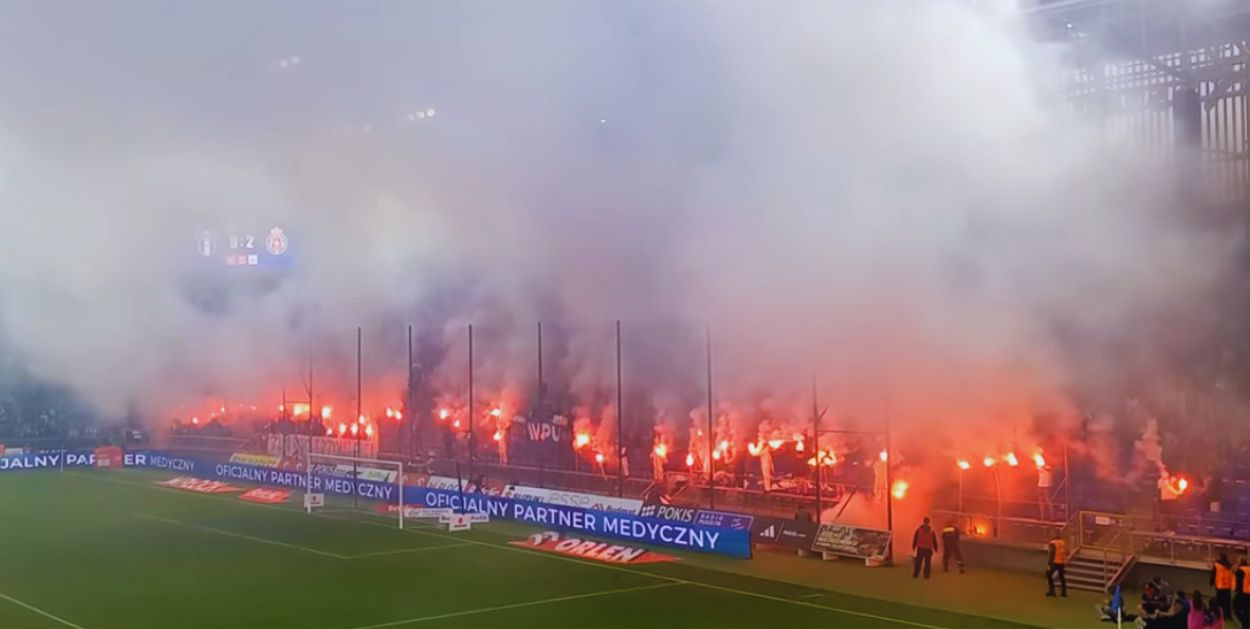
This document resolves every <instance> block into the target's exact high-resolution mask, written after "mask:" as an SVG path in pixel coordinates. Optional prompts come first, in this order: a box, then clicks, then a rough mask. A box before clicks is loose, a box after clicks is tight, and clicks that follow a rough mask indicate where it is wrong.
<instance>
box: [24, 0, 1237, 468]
mask: <svg viewBox="0 0 1250 629" xmlns="http://www.w3.org/2000/svg"><path fill="white" fill-rule="evenodd" d="M17 5H22V6H15V5H10V6H9V8H8V9H0V25H2V26H0V35H2V36H0V42H2V43H0V50H2V51H3V52H4V54H3V55H0V82H2V83H3V84H4V85H6V89H5V95H4V96H3V97H2V99H0V140H3V143H2V145H0V146H2V147H3V148H2V149H0V151H2V152H0V233H3V234H4V235H5V245H4V246H3V247H0V325H2V326H3V334H4V336H5V337H6V339H7V342H8V343H9V344H10V345H11V346H13V347H14V348H16V351H17V352H18V353H19V355H20V356H21V357H22V359H23V361H24V362H25V364H26V365H28V367H29V369H30V370H31V371H33V372H34V373H36V374H38V375H39V376H41V377H44V378H47V379H50V380H53V381H55V382H60V383H65V384H68V385H70V386H71V387H73V388H74V389H75V390H76V391H78V392H79V393H80V394H81V395H83V396H84V397H85V398H87V399H88V400H90V401H92V402H93V403H95V404H97V405H98V407H99V408H100V409H101V410H102V411H103V412H105V413H106V414H107V413H118V412H120V410H121V409H123V408H126V407H128V406H132V405H133V406H137V407H139V408H142V409H147V410H148V411H150V412H151V413H153V414H159V413H164V412H167V411H168V409H169V408H170V407H171V405H177V404H179V403H181V402H182V401H184V400H186V399H187V398H193V397H195V396H199V395H204V394H213V395H220V396H224V397H230V398H248V397H249V396H251V397H254V396H257V395H262V394H272V392H273V391H274V389H275V388H276V386H277V384H276V383H275V382H274V379H275V377H277V376H275V374H282V375H281V376H280V377H281V378H285V379H288V381H294V379H295V378H296V376H295V375H294V374H296V373H298V372H299V371H300V369H301V368H302V367H301V366H302V365H304V364H306V363H307V362H309V361H315V362H316V364H317V365H319V366H320V367H319V370H320V371H321V372H322V373H324V374H325V375H324V377H325V378H326V380H325V381H323V382H324V386H325V387H326V388H327V389H329V390H334V389H335V388H336V387H337V388H338V389H340V390H346V391H350V389H351V386H350V385H351V383H352V379H353V367H354V365H353V358H354V356H353V354H354V347H353V343H354V340H355V339H354V332H355V328H356V326H364V327H365V329H366V336H367V337H368V339H367V348H366V361H367V366H366V372H367V373H369V374H372V375H373V376H374V377H379V378H381V377H384V376H385V377H387V378H390V380H389V382H392V383H397V384H396V385H395V386H397V387H400V388H402V386H403V381H404V380H403V376H402V375H401V376H398V377H396V374H399V373H402V372H403V369H404V360H405V359H404V357H403V350H402V343H403V340H402V338H401V337H402V331H401V329H402V327H403V326H404V325H406V324H408V323H413V324H415V325H416V326H417V328H418V329H419V330H420V331H421V334H422V335H423V337H433V338H436V339H438V340H439V343H440V344H441V345H442V348H443V351H442V352H440V355H442V356H443V357H444V358H443V359H441V360H440V361H439V364H437V365H430V366H428V368H429V370H430V373H431V378H430V381H429V382H430V383H431V385H432V386H434V387H435V388H440V389H442V390H440V391H438V392H437V393H436V395H439V396H440V399H446V400H452V401H453V402H451V403H454V400H455V399H457V398H459V400H460V402H461V403H462V402H463V395H464V391H463V390H462V388H463V378H464V376H463V374H464V373H465V371H466V369H467V365H466V364H465V362H466V360H465V351H464V350H465V348H464V343H465V339H464V334H465V332H464V325H465V324H467V323H474V324H475V327H476V328H477V331H478V334H479V336H478V338H476V339H475V342H476V343H477V345H476V354H477V357H478V363H477V365H475V366H476V367H478V368H479V369H480V372H479V375H480V378H481V380H480V382H479V386H481V387H482V391H483V392H484V393H482V394H481V395H482V396H483V399H482V401H481V402H480V403H482V404H486V403H492V402H490V401H488V399H489V398H498V399H499V400H498V402H497V403H501V404H502V403H508V404H513V405H516V406H517V407H518V408H519V407H520V406H521V405H522V401H521V399H523V398H525V397H527V396H529V395H531V394H532V392H533V391H535V390H536V387H535V385H534V381H535V377H536V375H535V373H534V372H535V366H534V360H533V354H532V352H533V347H534V344H535V341H534V329H533V324H534V322H535V321H538V320H545V321H549V322H551V321H554V322H560V323H557V324H555V325H561V324H562V325H563V328H562V329H561V332H560V333H558V334H557V333H553V335H552V338H553V341H552V346H551V349H550V352H551V356H550V358H549V359H548V363H547V364H548V365H549V369H550V373H549V374H547V376H548V378H549V379H550V380H551V381H552V382H553V386H554V385H555V384H558V385H559V388H561V389H563V390H564V391H565V392H567V394H568V395H569V396H570V397H573V398H575V399H573V400H571V402H572V404H574V405H576V406H578V407H579V408H581V409H583V410H581V411H579V412H582V413H584V414H585V415H586V416H587V417H588V418H590V419H591V420H592V422H593V423H596V424H597V423H599V422H601V421H602V420H603V419H605V418H612V419H614V415H613V413H614V412H615V411H614V409H612V401H613V387H614V386H615V383H614V376H615V372H614V364H613V360H614V353H613V345H612V343H613V341H612V331H611V326H612V322H613V321H615V320H617V319H620V320H623V321H624V326H625V330H626V339H627V343H626V357H627V373H628V374H629V376H628V377H629V382H630V384H629V386H630V387H631V388H632V389H635V390H636V391H634V394H633V395H632V397H631V402H636V403H635V404H633V408H634V410H633V412H632V414H631V413H630V411H629V410H627V415H628V417H629V421H631V422H645V423H647V424H649V423H650V422H652V421H656V422H657V423H658V424H659V425H661V426H663V427H664V428H663V430H662V434H663V435H664V438H665V439H673V440H676V441H684V440H685V438H686V434H688V432H689V430H690V426H689V419H688V418H689V417H690V415H691V411H692V409H697V408H700V406H701V405H702V404H703V400H702V397H701V396H702V393H701V389H700V387H701V386H702V382H703V373H702V368H703V367H702V351H703V347H702V342H703V338H702V335H703V329H704V326H708V327H709V328H710V330H711V332H712V335H713V339H714V348H713V351H714V356H715V367H714V377H715V381H716V391H717V403H718V405H719V406H720V407H721V408H718V414H723V415H724V419H723V420H722V424H723V425H724V426H725V428H724V429H723V430H724V431H725V433H726V436H725V438H726V439H732V440H733V441H734V447H735V448H741V447H743V446H745V444H747V443H749V442H752V441H753V440H755V439H756V438H757V428H756V426H755V423H756V422H757V421H758V417H760V416H761V415H767V416H768V417H769V419H770V422H771V423H772V424H773V425H774V426H775V427H776V429H777V431H778V432H789V431H788V430H785V429H784V428H783V426H786V425H787V424H789V423H791V422H799V421H808V420H807V416H808V415H809V414H810V410H809V409H810V397H809V396H810V395H811V383H812V381H813V379H815V381H816V383H817V387H816V388H817V389H818V391H817V394H818V397H819V398H820V399H821V405H822V406H828V408H829V411H828V412H829V414H828V415H827V417H829V418H830V420H831V421H835V420H836V421H837V422H841V423H843V424H844V425H858V426H861V427H863V426H876V425H879V422H880V420H881V419H882V418H883V417H884V416H885V415H886V414H887V413H888V414H889V415H890V416H891V417H892V418H893V419H894V420H895V421H897V422H899V423H901V424H904V425H925V426H930V425H933V426H938V425H940V426H943V427H945V429H944V430H940V431H923V432H921V431H913V432H912V433H911V434H912V437H911V438H921V439H922V440H924V441H926V442H928V443H932V442H933V441H935V440H937V441H939V442H940V445H941V446H942V447H943V448H949V449H951V450H952V451H954V450H957V449H959V448H961V447H962V448H965V450H963V453H965V454H973V455H975V454H979V452H972V450H971V448H973V447H975V448H995V447H1000V446H1001V447H1013V446H1014V444H1013V443H1011V441H1013V440H1019V441H1020V442H1021V444H1024V442H1025V441H1027V439H1028V437H1027V436H1026V434H1025V433H1027V432H1028V431H1030V430H1031V425H1032V424H1033V418H1034V417H1036V416H1038V415H1039V414H1046V415H1047V416H1049V417H1054V418H1058V419H1059V420H1061V421H1067V420H1068V418H1071V421H1075V417H1077V414H1076V413H1075V412H1074V410H1073V408H1074V406H1075V404H1076V401H1075V399H1074V398H1075V397H1076V396H1079V395H1097V394H1098V393H1099V391H1098V389H1099V387H1104V386H1105V387H1108V388H1110V387H1114V386H1118V385H1119V384H1121V383H1120V380H1119V378H1120V374H1122V372H1123V371H1126V370H1129V369H1138V370H1143V371H1145V372H1152V371H1154V370H1160V369H1164V368H1166V364H1167V363H1166V360H1165V359H1166V352H1165V351H1158V352H1156V351H1154V349H1156V348H1158V349H1161V350H1167V349H1172V348H1184V347H1190V346H1192V345H1193V344H1195V343H1198V342H1200V341H1202V340H1203V339H1202V334H1201V330H1203V329H1204V327H1205V326H1206V324H1207V321H1208V317H1209V316H1210V313H1209V312H1207V311H1206V309H1204V308H1203V307H1202V306H1201V304H1203V303H1206V299H1205V297H1206V295H1207V292H1208V291H1210V290H1213V287H1214V283H1215V281H1216V280H1217V279H1218V277H1219V270H1220V265H1221V260H1220V259H1219V256H1220V251H1222V250H1223V248H1222V247H1221V246H1220V245H1219V244H1218V243H1217V242H1215V241H1213V240H1212V239H1210V238H1208V237H1207V236H1205V235H1204V234H1202V233H1200V232H1198V231H1196V230H1191V229H1188V228H1186V227H1185V225H1183V224H1181V223H1180V222H1179V221H1180V219H1182V218H1183V217H1182V216H1181V212H1179V210H1180V209H1181V206H1182V205H1183V204H1182V202H1181V200H1180V199H1179V198H1178V197H1177V196H1176V194H1175V193H1174V191H1173V189H1172V186H1171V185H1170V184H1169V180H1168V177H1167V176H1166V175H1165V174H1164V173H1165V171H1164V170H1163V169H1161V168H1160V167H1159V165H1158V164H1152V163H1149V162H1147V161H1146V160H1145V159H1144V158H1143V157H1141V156H1140V155H1138V154H1136V153H1135V152H1134V151H1133V150H1132V149H1131V147H1127V146H1122V145H1120V144H1118V141H1117V140H1112V139H1108V138H1106V137H1104V136H1103V134H1101V133H1100V132H1099V130H1098V129H1097V128H1096V127H1093V126H1090V125H1089V124H1087V122H1086V121H1083V120H1081V119H1079V118H1077V117H1075V116H1074V115H1071V114H1069V113H1067V111H1066V108H1065V107H1064V106H1063V99H1062V97H1061V95H1060V94H1056V93H1052V92H1050V91H1049V90H1050V89H1051V88H1052V86H1054V85H1056V84H1058V81H1056V80H1055V78H1056V77H1055V73H1056V72H1057V68H1056V67H1054V66H1052V65H1050V63H1049V61H1048V57H1047V55H1045V54H1044V51H1043V50H1041V49H1040V48H1038V47H1036V46H1035V45H1034V44H1032V43H1030V41H1029V39H1028V37H1027V36H1026V35H1025V34H1024V32H1023V29H1021V28H1020V24H1019V23H1018V16H1014V15H1012V14H1011V13H1010V12H1009V11H1007V12H1002V11H985V10H983V9H981V8H977V7H975V6H973V5H972V4H971V3H966V2H956V1H943V0H921V1H916V0H912V1H909V2H864V1H859V0H854V1H852V0H841V1H812V2H785V3H777V2H746V1H736V2H711V1H709V2H687V3H680V4H676V3H671V2H660V1H654V2H631V3H608V2H585V1H581V0H576V1H574V0H568V1H559V0H550V1H545V2H526V3H511V4H509V3H498V2H459V3H452V4H447V5H443V6H438V7H432V6H430V5H419V4H410V5H389V6H387V7H386V8H385V11H375V10H374V9H370V8H366V7H363V6H359V5H356V4H352V3H346V4H336V5H307V4H304V3H281V2H275V3H262V4H261V5H260V6H258V5H256V4H255V3H237V4H235V3H210V4H201V5H195V6H179V7H172V6H169V5H167V4H163V3H138V4H131V5H127V6H126V7H117V6H108V7H105V6H103V5H100V4H98V3H86V2H83V3H25V4H24V5H23V3H17ZM431 111H433V114H431ZM417 112H420V114H421V115H420V116H418V115H416V114H417ZM248 221H260V222H265V221H268V222H279V223H282V224H284V225H289V226H290V228H291V233H292V234H293V238H299V239H300V240H299V242H298V247H299V254H300V257H299V263H298V267H297V269H296V270H295V271H293V272H292V274H290V275H289V276H286V277H282V278H280V279H279V280H277V281H276V283H274V284H273V285H267V286H264V287H261V288H256V287H254V286H252V285H250V284H248V283H247V282H243V281H237V280H238V278H235V279H234V280H225V281H223V282H222V286H223V287H221V288H219V289H218V290H219V293H220V294H218V295H216V297H215V298H214V299H213V300H211V307H206V306H205V304H204V303H203V301H202V300H201V299H198V298H194V296H195V295H196V294H197V293H196V291H197V288H196V287H195V286H191V287H190V288H189V283H191V282H190V280H189V279H188V278H189V277H191V276H192V275H193V272H192V268H191V266H190V265H191V263H192V262H194V257H193V255H194V235H195V233H196V230H198V229H203V228H204V227H205V226H210V225H211V226H215V225H223V224H231V223H232V222H234V223H246V222H248ZM189 254H190V255H189ZM391 393H394V392H393V391H392V392H391ZM344 395H346V394H344ZM505 398H506V399H505ZM643 409H646V410H645V415H646V416H645V417H642V415H643V414H644V411H643ZM703 412H705V411H703ZM602 423H604V424H608V425H609V427H607V428H605V429H604V431H606V432H603V433H602V434H600V437H602V438H603V440H604V441H605V442H608V441H611V439H612V436H611V435H612V431H613V430H614V428H613V427H610V425H611V424H612V423H613V422H612V421H606V422H602ZM972 433H975V434H977V435H978V436H977V437H976V438H975V440H973V439H972V438H970V437H967V436H966V435H968V434H972ZM961 435H964V436H961ZM961 441H963V443H961ZM968 441H975V443H973V444H971V445H970V444H969V443H968Z"/></svg>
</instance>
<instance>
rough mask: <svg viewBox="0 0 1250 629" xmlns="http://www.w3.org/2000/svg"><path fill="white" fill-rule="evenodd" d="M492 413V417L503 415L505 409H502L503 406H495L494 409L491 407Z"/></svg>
mask: <svg viewBox="0 0 1250 629" xmlns="http://www.w3.org/2000/svg"><path fill="white" fill-rule="evenodd" d="M490 414H491V416H492V417H499V416H500V415H503V409H502V408H493V409H491V411H490Z"/></svg>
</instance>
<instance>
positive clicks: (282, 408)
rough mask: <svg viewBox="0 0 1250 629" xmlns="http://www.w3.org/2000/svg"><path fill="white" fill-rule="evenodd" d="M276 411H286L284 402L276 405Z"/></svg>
mask: <svg viewBox="0 0 1250 629" xmlns="http://www.w3.org/2000/svg"><path fill="white" fill-rule="evenodd" d="M278 412H279V413H285V412H286V404H279V405H278Z"/></svg>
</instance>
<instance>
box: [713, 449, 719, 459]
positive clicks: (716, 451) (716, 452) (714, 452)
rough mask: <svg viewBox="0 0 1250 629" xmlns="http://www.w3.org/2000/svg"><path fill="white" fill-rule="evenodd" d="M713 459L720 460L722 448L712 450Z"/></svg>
mask: <svg viewBox="0 0 1250 629" xmlns="http://www.w3.org/2000/svg"><path fill="white" fill-rule="evenodd" d="M712 460H713V461H719V460H720V450H712Z"/></svg>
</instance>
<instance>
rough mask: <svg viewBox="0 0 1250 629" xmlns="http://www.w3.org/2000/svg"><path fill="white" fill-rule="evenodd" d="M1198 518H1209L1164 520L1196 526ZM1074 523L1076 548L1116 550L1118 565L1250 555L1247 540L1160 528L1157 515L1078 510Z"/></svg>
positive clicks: (1183, 562) (1188, 562) (1185, 562)
mask: <svg viewBox="0 0 1250 629" xmlns="http://www.w3.org/2000/svg"><path fill="white" fill-rule="evenodd" d="M1199 521H1206V522H1209V521H1210V520H1201V519H1199V518H1168V520H1167V523H1168V524H1172V525H1177V524H1193V525H1194V526H1196V523H1197V522H1199ZM1077 526H1078V528H1077V546H1078V547H1079V548H1088V549H1091V550H1099V551H1102V552H1103V553H1104V554H1105V555H1106V556H1108V557H1110V556H1111V553H1112V552H1115V553H1117V555H1118V559H1119V560H1120V563H1121V564H1122V563H1124V562H1127V561H1129V560H1130V558H1132V557H1138V558H1140V559H1142V560H1147V561H1156V562H1163V563H1169V564H1175V565H1194V566H1205V565H1207V564H1210V563H1211V562H1212V561H1214V560H1215V559H1216V558H1217V557H1219V555H1220V554H1222V553H1227V554H1229V555H1230V556H1246V557H1250V543H1248V542H1247V541H1246V540H1240V539H1233V538H1228V537H1216V536H1204V535H1190V534H1185V533H1177V532H1176V531H1175V530H1169V531H1160V530H1159V527H1160V522H1159V520H1158V518H1157V517H1148V516H1134V515H1126V514H1120V513H1106V512H1098V511H1081V512H1079V514H1078V521H1077ZM1186 530H1189V527H1186Z"/></svg>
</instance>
